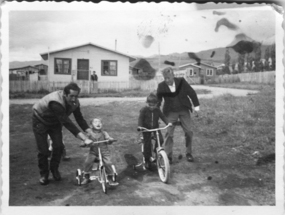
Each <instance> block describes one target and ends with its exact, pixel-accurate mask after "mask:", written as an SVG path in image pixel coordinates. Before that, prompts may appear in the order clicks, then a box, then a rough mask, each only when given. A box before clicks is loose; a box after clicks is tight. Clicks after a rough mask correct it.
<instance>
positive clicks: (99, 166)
mask: <svg viewBox="0 0 285 215" xmlns="http://www.w3.org/2000/svg"><path fill="white" fill-rule="evenodd" d="M105 142H109V140H102V141H97V142H93V144H94V143H95V144H99V143H105ZM112 142H117V140H112ZM91 144H92V143H91ZM91 144H90V145H91ZM90 145H89V146H90ZM80 147H86V145H81V146H80ZM98 154H99V159H95V160H94V164H93V168H92V171H91V175H90V180H91V181H94V180H96V179H98V181H99V182H100V183H101V185H102V189H103V192H104V193H105V194H107V192H108V187H107V184H109V180H108V177H107V174H106V169H105V166H104V163H103V159H102V154H101V150H100V147H99V145H98ZM112 169H113V172H114V174H113V175H112V180H113V181H114V182H115V181H117V176H118V174H117V171H116V168H115V166H114V165H112ZM97 171H99V175H95V174H94V173H95V172H97ZM92 174H93V175H92ZM76 181H77V184H78V185H79V186H80V185H81V183H82V181H83V174H82V171H81V169H77V170H76Z"/></svg>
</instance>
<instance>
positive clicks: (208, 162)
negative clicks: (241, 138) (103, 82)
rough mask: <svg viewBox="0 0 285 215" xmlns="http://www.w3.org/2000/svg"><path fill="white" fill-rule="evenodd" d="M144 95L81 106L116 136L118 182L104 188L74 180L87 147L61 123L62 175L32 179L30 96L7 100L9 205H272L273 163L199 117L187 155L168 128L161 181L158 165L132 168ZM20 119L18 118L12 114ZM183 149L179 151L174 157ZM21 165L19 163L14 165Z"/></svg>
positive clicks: (137, 157) (137, 158)
mask: <svg viewBox="0 0 285 215" xmlns="http://www.w3.org/2000/svg"><path fill="white" fill-rule="evenodd" d="M143 105H144V101H114V102H111V103H108V104H101V105H97V106H84V107H82V112H83V113H84V116H85V117H86V118H87V119H89V118H91V117H95V116H98V115H100V116H103V122H104V126H105V128H106V130H107V131H108V132H109V133H110V135H111V136H112V137H114V138H115V139H118V142H116V143H114V144H113V145H111V146H110V149H111V151H112V153H113V159H114V162H115V164H116V168H117V171H118V174H119V175H118V182H119V186H117V187H115V188H110V190H109V192H108V194H107V195H106V194H104V193H103V191H102V189H101V185H100V184H99V182H98V181H93V182H91V183H90V184H88V185H85V186H77V185H76V182H75V172H76V169H77V168H82V167H83V162H84V159H85V156H86V154H87V153H88V149H84V148H80V147H79V141H78V140H77V139H75V138H74V137H73V136H72V135H71V134H70V132H68V131H67V130H65V129H64V141H65V143H66V148H67V153H68V155H69V156H71V160H70V161H62V163H61V165H60V172H61V174H62V178H63V180H62V181H60V182H56V181H54V180H53V179H52V177H51V176H50V179H51V180H50V184H49V185H47V186H41V185H39V182H38V179H39V173H38V168H37V157H36V154H37V153H36V143H35V139H34V136H33V133H32V126H31V107H32V105H31V104H26V105H15V104H13V105H10V199H9V204H10V206H93V205H98V206H103V205H104V206H105V205H113V206H194V205H199V206H210V205H211V206H221V205H223V206H228V205H243V206H247V205H275V181H274V180H275V164H274V163H268V164H266V165H256V160H255V159H254V158H253V157H250V156H248V154H247V153H242V151H241V149H240V148H239V147H237V146H236V145H234V144H232V143H230V142H229V145H223V146H221V145H219V141H221V140H222V138H225V134H223V133H220V134H219V135H216V136H214V137H213V136H211V135H208V136H207V135H204V134H203V133H202V132H200V131H199V130H198V126H199V123H201V122H202V120H201V119H196V118H194V119H193V130H194V134H195V136H194V140H193V141H194V146H193V151H194V153H193V155H194V157H195V162H194V163H189V162H187V161H186V159H185V153H184V152H185V146H184V137H183V132H182V129H181V127H177V128H176V130H175V146H174V162H173V164H172V165H171V177H170V181H169V183H168V184H164V183H162V182H161V181H160V180H159V177H158V173H157V171H156V170H155V169H154V170H152V171H144V170H142V169H141V168H138V169H137V170H133V168H132V165H133V164H134V163H136V162H138V161H140V160H141V159H142V155H141V152H140V146H139V145H137V144H136V143H135V142H136V138H137V132H136V125H137V116H138V111H139V109H140V108H141V107H142V106H143ZM19 119H21V122H23V123H21V124H20V123H18V120H19ZM179 155H182V159H179ZM19 167H20V168H19Z"/></svg>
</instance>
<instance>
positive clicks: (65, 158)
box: [62, 156, 70, 161]
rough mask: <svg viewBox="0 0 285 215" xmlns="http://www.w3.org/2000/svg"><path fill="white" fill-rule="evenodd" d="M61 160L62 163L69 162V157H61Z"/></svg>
mask: <svg viewBox="0 0 285 215" xmlns="http://www.w3.org/2000/svg"><path fill="white" fill-rule="evenodd" d="M62 160H63V161H69V160H70V157H68V156H63V157H62Z"/></svg>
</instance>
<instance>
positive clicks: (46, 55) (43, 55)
mask: <svg viewBox="0 0 285 215" xmlns="http://www.w3.org/2000/svg"><path fill="white" fill-rule="evenodd" d="M89 45H90V46H94V47H97V48H100V49H104V50H107V51H109V52H113V53H116V54H119V55H123V56H125V57H128V58H129V60H130V61H133V60H136V58H134V57H131V56H129V55H126V54H124V53H121V52H118V51H115V50H112V49H108V48H105V47H103V46H99V45H96V44H94V43H86V44H82V45H78V46H72V47H67V48H64V49H58V50H53V51H50V52H45V53H41V54H40V55H41V57H42V58H43V59H44V60H47V59H48V56H49V54H54V53H57V52H62V51H67V50H70V49H75V48H79V47H82V46H89Z"/></svg>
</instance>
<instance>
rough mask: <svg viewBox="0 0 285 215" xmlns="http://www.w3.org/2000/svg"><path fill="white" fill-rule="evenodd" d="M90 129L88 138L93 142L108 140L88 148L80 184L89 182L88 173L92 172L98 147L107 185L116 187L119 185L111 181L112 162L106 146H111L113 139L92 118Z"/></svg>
mask: <svg viewBox="0 0 285 215" xmlns="http://www.w3.org/2000/svg"><path fill="white" fill-rule="evenodd" d="M90 124H91V129H92V131H93V135H90V136H89V138H90V139H91V140H93V141H94V142H97V141H102V140H109V141H108V142H104V143H98V144H92V143H91V146H90V151H89V154H88V155H87V158H86V160H85V163H84V179H83V181H82V183H81V184H87V183H89V182H90V172H91V170H92V167H93V164H94V161H95V160H96V159H97V160H98V156H99V152H98V145H99V147H100V150H101V155H102V160H103V163H104V166H105V169H106V174H107V176H108V180H109V185H111V186H117V185H118V184H119V183H118V182H115V181H113V180H112V175H113V174H114V170H113V168H112V166H113V165H112V161H111V153H110V150H109V148H108V144H112V142H113V140H114V139H113V138H112V137H110V136H109V134H108V133H107V132H106V131H103V130H102V127H103V124H102V121H101V119H99V118H94V119H92V120H91V123H90Z"/></svg>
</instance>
